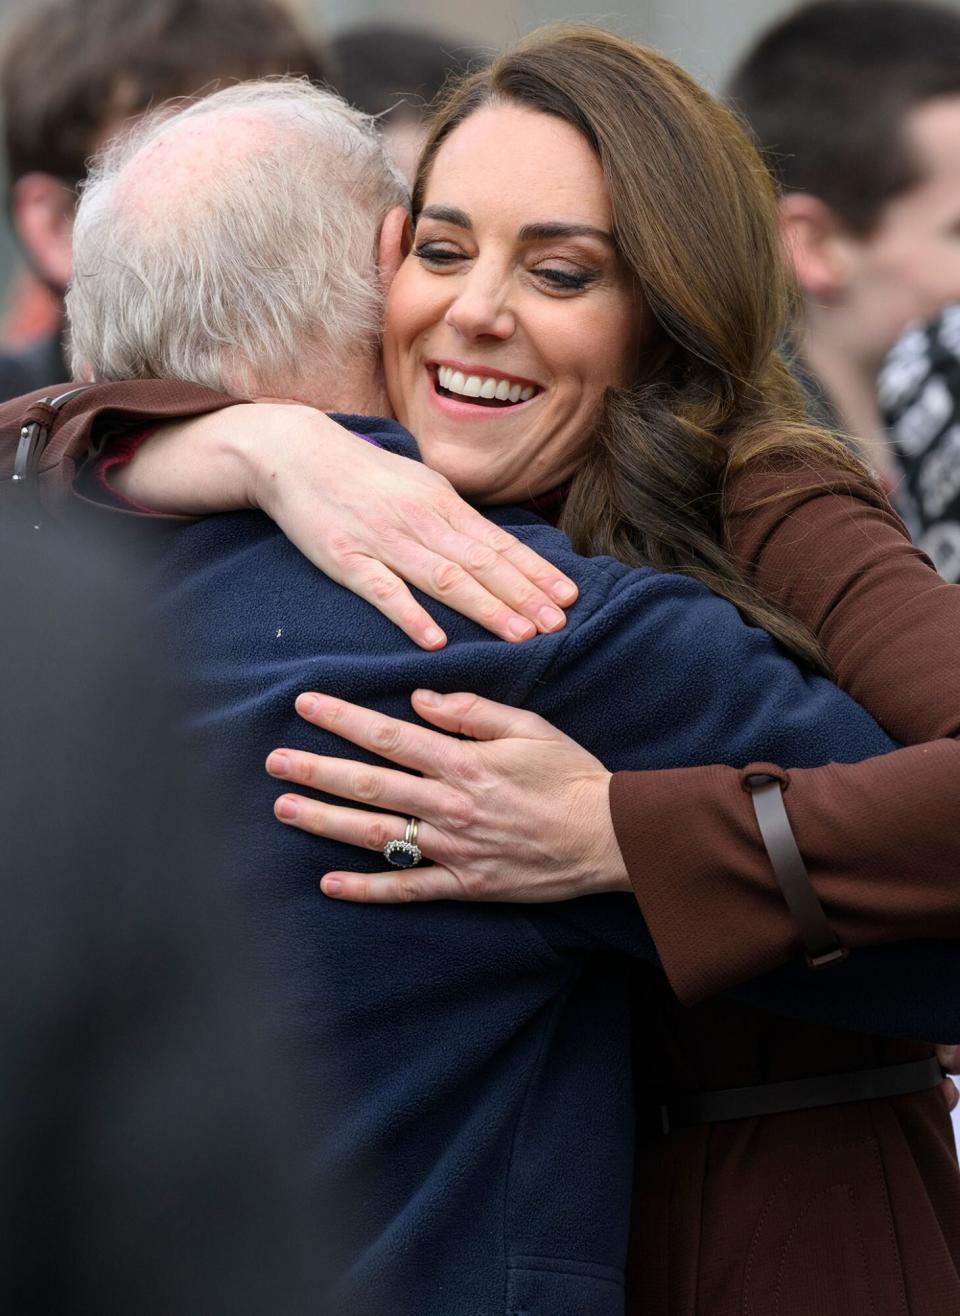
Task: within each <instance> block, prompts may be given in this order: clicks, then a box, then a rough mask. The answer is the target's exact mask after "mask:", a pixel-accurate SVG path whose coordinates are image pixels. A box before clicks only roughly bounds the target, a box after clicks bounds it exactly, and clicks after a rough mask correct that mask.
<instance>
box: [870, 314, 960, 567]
mask: <svg viewBox="0 0 960 1316" xmlns="http://www.w3.org/2000/svg"><path fill="white" fill-rule="evenodd" d="M879 398H880V405H881V407H882V408H883V417H884V421H885V423H886V425H887V427H888V429H889V433H890V442H891V444H892V445H893V449H894V452H895V453H896V458H897V464H898V466H899V467H900V470H901V471H902V473H903V480H902V483H901V484H900V485H898V487H897V490H896V498H897V503H898V505H899V507H900V508H901V510H902V512H903V517H904V520H905V521H906V523H907V525H908V526H909V527H910V530H911V533H912V534H913V537H914V539H915V540H916V542H917V544H918V545H919V546H920V548H922V549H923V551H924V552H925V553H926V554H927V556H928V557H929V558H930V560H931V562H932V563H933V564H934V566H935V567H936V568H937V570H938V571H939V572H940V574H941V576H943V578H944V580H949V581H954V582H956V581H960V306H951V307H948V308H947V309H946V310H945V311H943V312H942V313H941V314H940V315H938V316H937V317H936V318H935V319H933V320H931V321H929V322H928V323H927V324H925V325H919V324H918V325H914V326H913V327H912V328H911V329H909V330H908V331H907V333H906V334H904V336H903V337H902V338H901V339H900V340H899V342H898V343H897V345H896V347H894V349H893V351H892V352H891V353H890V355H889V357H888V358H887V361H886V364H885V365H884V367H883V369H882V370H881V372H880V384H879Z"/></svg>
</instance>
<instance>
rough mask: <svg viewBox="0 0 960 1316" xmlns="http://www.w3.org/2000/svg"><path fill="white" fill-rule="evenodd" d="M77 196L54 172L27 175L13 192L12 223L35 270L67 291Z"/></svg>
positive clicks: (59, 289) (46, 280) (53, 286)
mask: <svg viewBox="0 0 960 1316" xmlns="http://www.w3.org/2000/svg"><path fill="white" fill-rule="evenodd" d="M75 209H76V195H75V193H74V191H73V189H72V188H70V187H68V186H67V185H66V183H64V182H61V180H60V179H59V178H54V176H53V175H52V174H42V173H33V174H24V175H23V177H22V178H18V179H17V181H16V182H15V183H14V185H13V188H12V191H11V210H12V218H13V226H14V228H15V229H16V232H17V237H18V238H19V240H20V245H21V246H22V248H23V252H24V255H25V256H26V258H27V262H28V264H29V265H30V268H31V269H32V270H33V272H34V273H35V274H36V275H37V276H38V277H39V278H40V279H42V280H43V282H44V283H45V284H46V285H47V286H48V287H50V288H52V289H54V291H56V292H59V293H61V294H62V293H64V292H65V291H66V288H67V285H68V284H69V282H70V279H71V277H72V275H73V253H72V239H73V216H74V211H75Z"/></svg>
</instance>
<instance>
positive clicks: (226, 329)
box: [67, 79, 407, 401]
mask: <svg viewBox="0 0 960 1316" xmlns="http://www.w3.org/2000/svg"><path fill="white" fill-rule="evenodd" d="M406 200H407V196H406V190H405V187H404V185H403V184H402V182H401V181H400V180H399V178H398V176H397V175H396V174H395V173H394V171H393V170H392V169H391V167H390V166H389V165H388V164H387V161H386V159H385V157H384V155H383V151H382V149H381V146H380V142H379V138H378V135H377V133H376V131H375V128H374V126H373V124H372V123H371V121H370V120H369V119H368V118H367V117H366V116H365V115H362V114H361V113H360V112H359V111H357V110H353V109H351V108H350V106H348V105H347V104H346V103H345V102H344V101H342V100H341V99H340V98H339V97H338V96H336V95H334V94H333V93H332V92H328V91H321V90H319V89H318V88H316V87H312V86H311V85H310V84H309V83H307V82H305V81H303V80H300V79H288V80H283V79H280V80H263V81H260V82H250V83H241V84H240V85H238V86H236V87H231V88H228V89H226V90H225V91H222V92H218V93H216V94H215V95H213V96H209V97H206V98H205V99H203V100H201V101H198V102H196V103H195V104H193V105H191V106H189V107H188V108H187V109H185V110H181V111H180V112H179V113H177V114H173V115H170V114H167V115H163V114H162V113H160V114H158V115H154V116H148V117H147V118H145V119H144V120H142V121H141V122H140V124H139V125H138V126H137V127H136V128H134V130H133V131H132V132H131V133H130V134H129V135H128V136H127V137H126V138H125V139H124V138H118V139H116V140H115V141H114V142H113V143H112V144H111V145H109V146H108V147H107V149H106V151H105V152H104V154H103V156H102V158H101V159H100V160H98V161H96V162H95V163H94V165H93V166H92V168H91V171H90V175H89V177H88V180H87V183H86V185H85V186H84V188H83V191H82V195H81V201H80V205H79V208H78V210H77V218H76V225H75V230H74V262H75V272H74V282H73V285H72V287H71V289H70V292H69V294H68V297H67V310H68V316H69V321H70V331H71V340H72V349H73V364H74V369H75V371H76V372H77V373H78V374H80V375H89V376H92V377H93V378H95V379H102V380H109V379H129V378H167V379H182V380H190V381H193V382H195V383H198V384H204V385H207V386H209V387H212V388H219V389H223V390H225V391H227V392H231V393H235V394H237V395H238V396H255V395H260V396H263V395H272V396H278V397H280V396H284V397H299V398H301V399H302V400H304V401H309V400H312V399H313V396H314V394H315V392H316V391H317V390H318V389H322V383H321V381H320V380H319V379H317V378H316V374H317V372H318V371H321V372H327V373H328V374H329V372H330V371H331V370H335V369H339V368H342V366H343V364H344V362H346V361H347V360H348V359H352V360H356V358H357V356H358V355H362V356H363V357H364V359H366V357H367V356H369V357H370V358H371V359H373V357H374V352H375V346H376V343H377V340H378V335H379V328H380V323H381V310H382V307H381V291H380V285H379V279H378V275H377V262H376V255H377V236H378V233H379V229H380V226H381V223H382V221H383V219H384V216H385V215H386V214H387V212H388V211H389V210H390V209H391V208H392V207H394V206H396V205H404V204H406Z"/></svg>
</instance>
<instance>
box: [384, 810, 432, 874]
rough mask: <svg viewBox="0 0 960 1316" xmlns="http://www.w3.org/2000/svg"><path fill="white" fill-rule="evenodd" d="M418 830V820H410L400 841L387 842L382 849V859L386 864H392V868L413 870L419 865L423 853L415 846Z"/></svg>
mask: <svg viewBox="0 0 960 1316" xmlns="http://www.w3.org/2000/svg"><path fill="white" fill-rule="evenodd" d="M419 830H420V819H419V818H411V819H410V821H409V822H408V823H407V830H406V831H405V832H404V834H403V840H402V841H388V842H387V843H386V845H385V846H384V847H383V857H384V859H386V861H387V863H388V864H393V866H394V868H413V866H414V865H415V864H419V862H420V860H421V859H422V858H423V853H422V851H421V849H420V847H419V845H417V832H419Z"/></svg>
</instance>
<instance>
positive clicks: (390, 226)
mask: <svg viewBox="0 0 960 1316" xmlns="http://www.w3.org/2000/svg"><path fill="white" fill-rule="evenodd" d="M412 240H413V234H412V231H411V228H410V212H409V210H407V208H406V206H394V207H393V209H392V210H388V211H387V215H386V218H385V219H384V221H383V223H382V224H381V226H380V238H379V241H378V243H377V268H378V270H379V272H380V287H381V288H382V289H383V291H384V292H385V293H386V292H388V291H389V288H390V285H391V283H393V280H394V278H395V277H396V273H397V270H398V269H399V268H400V266H401V264H402V263H403V261H404V258H405V257H406V255H407V253H408V252H409V250H410V244H411V242H412Z"/></svg>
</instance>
